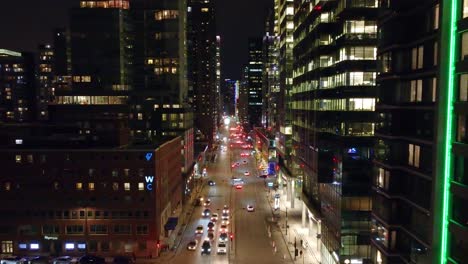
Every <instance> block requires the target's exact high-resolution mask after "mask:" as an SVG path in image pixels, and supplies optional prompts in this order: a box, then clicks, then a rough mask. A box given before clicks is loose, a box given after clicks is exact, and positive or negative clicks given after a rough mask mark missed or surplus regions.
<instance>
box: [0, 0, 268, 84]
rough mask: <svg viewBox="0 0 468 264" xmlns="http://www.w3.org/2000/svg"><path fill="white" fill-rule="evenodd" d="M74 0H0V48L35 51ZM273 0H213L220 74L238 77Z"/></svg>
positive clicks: (61, 22)
mask: <svg viewBox="0 0 468 264" xmlns="http://www.w3.org/2000/svg"><path fill="white" fill-rule="evenodd" d="M77 3H79V1H78V0H3V1H2V3H1V8H0V48H6V49H12V50H18V51H36V47H37V45H38V44H40V43H48V42H50V41H51V35H52V29H53V28H56V27H64V26H67V25H68V9H69V8H70V7H73V6H76V5H77ZM272 5H273V0H216V8H217V18H216V19H217V21H216V22H217V27H218V35H220V36H221V41H222V50H221V56H222V57H221V58H222V62H221V65H222V74H223V78H231V79H238V78H239V77H240V73H241V69H242V65H243V64H245V63H246V62H247V39H248V37H256V36H259V37H260V36H262V35H263V32H264V24H265V23H264V20H265V17H266V15H267V13H268V8H270V7H272Z"/></svg>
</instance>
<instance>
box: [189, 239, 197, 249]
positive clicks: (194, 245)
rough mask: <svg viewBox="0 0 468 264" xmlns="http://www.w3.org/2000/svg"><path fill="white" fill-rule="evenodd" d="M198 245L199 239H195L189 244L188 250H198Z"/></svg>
mask: <svg viewBox="0 0 468 264" xmlns="http://www.w3.org/2000/svg"><path fill="white" fill-rule="evenodd" d="M197 246H198V240H196V239H194V240H192V241H190V242H188V244H187V250H196V249H197Z"/></svg>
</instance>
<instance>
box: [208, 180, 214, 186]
mask: <svg viewBox="0 0 468 264" xmlns="http://www.w3.org/2000/svg"><path fill="white" fill-rule="evenodd" d="M208 185H209V186H215V185H216V183H215V182H214V181H208Z"/></svg>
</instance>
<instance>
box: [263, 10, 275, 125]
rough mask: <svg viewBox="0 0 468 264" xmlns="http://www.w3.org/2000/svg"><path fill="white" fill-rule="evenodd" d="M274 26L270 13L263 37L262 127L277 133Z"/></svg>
mask: <svg viewBox="0 0 468 264" xmlns="http://www.w3.org/2000/svg"><path fill="white" fill-rule="evenodd" d="M274 26H275V22H274V13H271V14H270V15H269V16H268V19H267V20H266V23H265V36H263V73H262V85H263V88H262V97H263V108H262V125H263V126H264V127H267V128H270V129H272V130H273V131H277V129H278V124H279V115H278V108H277V107H278V106H277V104H278V102H277V101H278V96H279V70H278V43H279V37H278V36H277V35H276V33H275V30H274Z"/></svg>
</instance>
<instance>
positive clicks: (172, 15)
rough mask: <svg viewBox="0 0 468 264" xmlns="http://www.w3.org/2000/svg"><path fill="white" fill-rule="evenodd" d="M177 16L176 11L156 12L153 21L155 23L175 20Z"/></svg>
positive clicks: (177, 12)
mask: <svg viewBox="0 0 468 264" xmlns="http://www.w3.org/2000/svg"><path fill="white" fill-rule="evenodd" d="M178 16H179V11H177V10H158V11H156V12H155V13H154V19H155V20H157V21H160V20H165V19H176V18H177V17H178Z"/></svg>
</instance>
